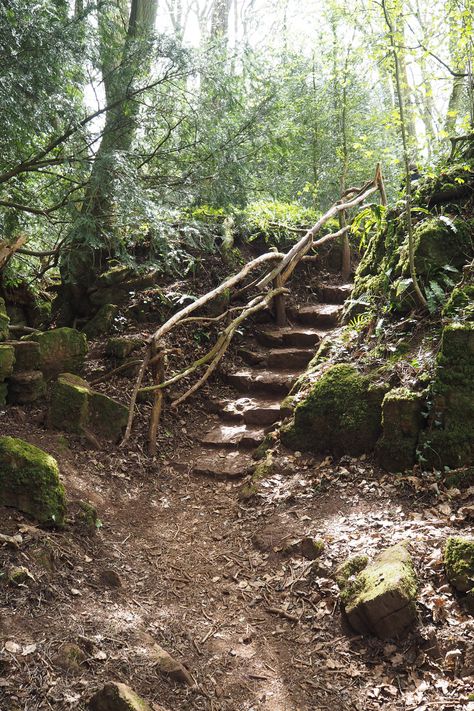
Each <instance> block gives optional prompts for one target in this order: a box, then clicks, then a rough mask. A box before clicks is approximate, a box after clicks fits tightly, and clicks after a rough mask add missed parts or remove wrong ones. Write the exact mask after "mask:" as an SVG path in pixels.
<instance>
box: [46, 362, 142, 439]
mask: <svg viewBox="0 0 474 711" xmlns="http://www.w3.org/2000/svg"><path fill="white" fill-rule="evenodd" d="M127 419H128V408H127V407H125V405H122V404H121V403H119V402H117V401H116V400H113V399H112V398H110V397H108V396H107V395H103V394H102V393H98V392H95V391H94V390H92V388H90V387H89V385H88V383H87V382H86V381H85V380H83V379H82V378H80V377H78V376H77V375H74V374H72V373H63V374H62V375H60V376H59V378H58V379H57V381H56V383H55V384H54V386H53V389H52V393H51V405H50V409H49V414H48V424H49V426H50V427H54V428H56V429H59V430H63V431H64V432H71V433H74V434H82V433H83V432H84V430H90V431H91V432H93V433H94V434H96V435H97V436H98V437H102V438H104V439H107V440H110V441H113V442H116V441H117V440H118V439H119V438H120V435H121V434H122V430H123V428H124V427H125V426H126V424H127Z"/></svg>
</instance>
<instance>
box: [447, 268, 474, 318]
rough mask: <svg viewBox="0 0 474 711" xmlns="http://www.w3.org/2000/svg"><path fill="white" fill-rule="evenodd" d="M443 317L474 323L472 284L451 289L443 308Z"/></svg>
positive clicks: (473, 290) (473, 292)
mask: <svg viewBox="0 0 474 711" xmlns="http://www.w3.org/2000/svg"><path fill="white" fill-rule="evenodd" d="M471 278H472V277H471ZM443 316H444V317H445V318H450V319H453V320H459V321H464V320H465V321H474V284H473V283H468V284H464V285H462V286H457V287H456V288H455V289H453V291H452V292H451V296H450V297H449V299H448V301H447V302H446V304H445V306H444V308H443Z"/></svg>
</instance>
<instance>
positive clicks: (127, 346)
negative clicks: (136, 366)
mask: <svg viewBox="0 0 474 711" xmlns="http://www.w3.org/2000/svg"><path fill="white" fill-rule="evenodd" d="M143 344H144V340H143V338H123V337H120V336H117V337H115V338H109V339H108V341H107V344H106V347H105V352H106V354H107V355H108V356H109V358H115V359H116V360H124V359H125V358H126V357H127V356H128V355H130V353H131V352H132V351H133V350H135V348H140V346H142V345H143Z"/></svg>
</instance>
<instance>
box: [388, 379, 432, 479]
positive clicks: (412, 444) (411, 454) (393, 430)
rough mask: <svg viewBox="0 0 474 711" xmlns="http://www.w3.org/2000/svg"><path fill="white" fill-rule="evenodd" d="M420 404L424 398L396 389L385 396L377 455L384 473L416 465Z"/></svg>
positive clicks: (421, 424) (421, 405)
mask: <svg viewBox="0 0 474 711" xmlns="http://www.w3.org/2000/svg"><path fill="white" fill-rule="evenodd" d="M423 404H424V398H423V396H422V395H421V394H420V393H415V392H412V391H410V390H408V389H407V388H396V389H394V390H390V392H388V393H387V394H386V395H385V397H384V399H383V402H382V436H381V437H380V439H379V441H378V442H377V448H376V455H377V459H378V461H379V463H380V464H381V466H382V467H384V469H387V471H389V472H398V471H404V470H405V469H409V468H411V467H413V465H414V464H415V456H416V446H417V442H418V435H419V433H420V430H421V428H422V426H423V424H424V420H423V416H422V409H423Z"/></svg>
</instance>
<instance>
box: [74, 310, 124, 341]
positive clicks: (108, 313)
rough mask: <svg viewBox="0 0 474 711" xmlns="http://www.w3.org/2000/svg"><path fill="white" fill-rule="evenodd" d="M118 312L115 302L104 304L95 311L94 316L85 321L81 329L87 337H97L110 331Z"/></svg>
mask: <svg viewBox="0 0 474 711" xmlns="http://www.w3.org/2000/svg"><path fill="white" fill-rule="evenodd" d="M117 313H118V306H115V304H104V305H103V306H101V307H100V309H99V310H98V311H97V313H96V315H95V316H94V318H92V319H91V320H90V321H88V322H87V323H86V325H85V326H84V328H83V329H82V331H83V333H85V334H86V336H87V338H99V337H100V336H105V335H106V334H107V333H110V331H111V329H112V326H113V325H114V320H115V317H116V316H117Z"/></svg>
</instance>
